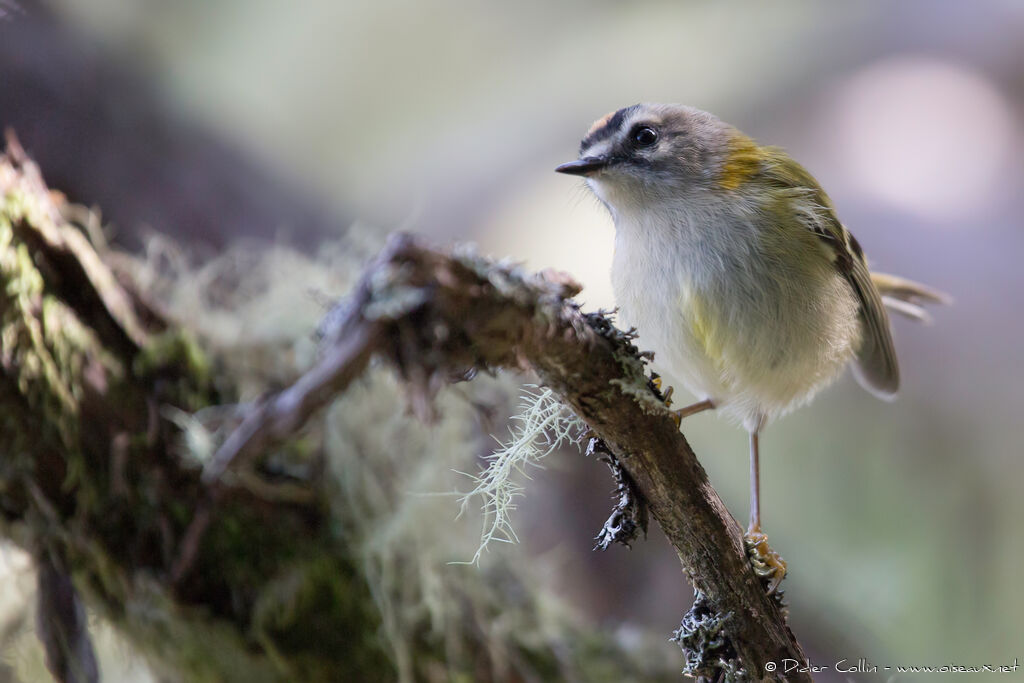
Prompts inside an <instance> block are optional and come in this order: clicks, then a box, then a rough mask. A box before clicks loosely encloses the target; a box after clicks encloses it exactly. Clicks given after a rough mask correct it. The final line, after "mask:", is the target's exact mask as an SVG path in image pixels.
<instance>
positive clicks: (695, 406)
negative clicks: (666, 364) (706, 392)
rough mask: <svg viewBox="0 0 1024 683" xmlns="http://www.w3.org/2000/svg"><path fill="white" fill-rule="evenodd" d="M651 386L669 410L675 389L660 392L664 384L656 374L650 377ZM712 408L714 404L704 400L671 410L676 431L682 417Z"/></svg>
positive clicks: (709, 400)
mask: <svg viewBox="0 0 1024 683" xmlns="http://www.w3.org/2000/svg"><path fill="white" fill-rule="evenodd" d="M651 385H652V386H653V387H654V388H655V389H656V390H657V392H658V393H660V394H661V396H660V397H659V398H661V400H662V401H663V402H664V403H665V407H666V408H671V407H672V395H673V394H674V393H675V387H669V388H668V389H665V390H664V391H662V389H661V387H662V386H663V385H664V383H663V382H662V381H661V377H659V376H658V375H656V374H655V375H654V376H652V377H651ZM714 407H715V402H714V401H712V400H711V399H710V398H706V399H704V400H703V401H697V402H696V403H691V404H690V405H688V406H683V407H682V408H680V409H679V410H673V411H670V412H671V413H672V420H673V421H674V422H675V423H676V428H677V429H678V428H679V425H680V424H682V422H683V418H684V417H690V416H691V415H695V414H696V413H700V412H703V411H705V410H711V409H713V408H714Z"/></svg>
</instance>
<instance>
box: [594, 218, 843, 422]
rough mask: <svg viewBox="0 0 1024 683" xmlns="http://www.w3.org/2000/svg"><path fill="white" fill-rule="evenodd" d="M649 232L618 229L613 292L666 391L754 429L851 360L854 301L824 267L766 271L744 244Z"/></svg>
mask: <svg viewBox="0 0 1024 683" xmlns="http://www.w3.org/2000/svg"><path fill="white" fill-rule="evenodd" d="M624 227H625V229H623V228H624ZM652 227H654V226H637V225H628V226H623V225H621V224H618V223H617V234H616V249H615V258H614V261H613V265H612V285H613V288H614V290H615V296H616V300H617V303H618V306H619V309H620V320H621V323H622V324H623V325H624V326H626V327H635V328H636V329H637V332H638V334H639V344H640V348H642V349H644V350H650V351H653V352H654V353H655V359H654V363H653V366H654V369H655V371H657V372H658V373H659V374H662V375H664V376H665V377H666V379H667V381H668V383H669V384H672V385H673V386H676V385H682V386H683V387H685V388H686V389H687V390H688V391H689V392H690V393H692V394H693V395H694V396H695V397H696V398H697V399H698V400H702V399H711V400H712V401H714V402H715V404H716V407H717V408H718V409H719V412H722V413H724V414H726V415H727V416H729V417H732V418H734V419H737V420H739V421H741V422H743V423H744V424H745V426H747V427H748V428H751V427H753V426H754V425H755V424H757V423H758V421H760V420H762V419H764V420H770V419H772V418H774V417H777V416H779V415H781V414H783V413H785V412H787V411H788V410H790V409H792V408H794V407H796V406H798V405H800V404H801V403H804V402H806V401H807V400H809V399H810V398H811V397H812V396H813V395H814V393H816V392H817V391H818V390H819V389H821V388H822V387H824V386H825V385H827V384H828V383H829V382H831V381H832V380H834V379H835V378H836V377H837V376H838V375H839V374H840V373H841V372H842V370H843V368H844V367H845V365H846V364H847V363H848V362H849V361H850V360H851V359H852V357H853V355H854V353H855V350H856V348H857V345H858V344H859V335H860V326H859V322H858V320H857V303H856V299H855V297H854V294H853V292H852V290H851V289H850V287H849V285H848V284H847V283H846V281H845V280H844V279H843V278H842V276H841V275H840V274H839V273H838V272H837V271H836V270H835V269H834V268H833V267H832V265H831V264H830V263H829V262H828V261H827V260H826V259H824V258H822V259H820V263H818V262H817V261H815V260H813V259H811V260H810V262H809V263H808V264H807V265H806V267H804V268H802V269H801V270H800V271H799V272H789V273H786V272H783V271H780V270H779V269H778V267H777V266H773V267H774V268H775V269H774V270H772V271H770V272H769V271H767V270H765V268H766V267H767V266H762V265H761V264H762V263H764V259H761V258H751V255H750V254H751V252H750V251H749V250H743V249H737V248H736V244H737V243H742V241H740V242H737V241H735V240H729V239H728V238H727V236H726V237H724V238H723V236H722V235H718V241H717V242H716V239H715V237H714V236H713V237H712V239H710V240H708V239H705V238H704V237H695V236H694V235H689V236H681V235H680V234H679V232H678V230H677V231H675V234H673V233H672V232H671V231H668V230H658V229H651V228H652ZM732 229H733V230H736V229H737V227H736V226H735V225H734V226H732ZM739 229H745V228H739ZM712 234H713V235H714V233H712ZM677 402H678V401H677Z"/></svg>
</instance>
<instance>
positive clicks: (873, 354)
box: [763, 148, 900, 400]
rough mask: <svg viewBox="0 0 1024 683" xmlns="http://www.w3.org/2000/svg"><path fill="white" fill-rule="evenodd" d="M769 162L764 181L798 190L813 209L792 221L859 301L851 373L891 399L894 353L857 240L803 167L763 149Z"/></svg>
mask: <svg viewBox="0 0 1024 683" xmlns="http://www.w3.org/2000/svg"><path fill="white" fill-rule="evenodd" d="M764 150H765V157H766V158H767V159H768V160H769V161H768V162H767V163H766V164H765V167H764V171H763V173H764V178H765V179H766V180H768V181H769V183H771V184H772V185H774V187H775V188H776V189H778V190H781V191H783V192H786V193H790V192H794V191H795V192H798V193H802V194H803V195H804V198H805V201H807V202H809V204H810V205H811V206H813V207H814V210H813V211H809V212H806V211H805V212H800V214H799V216H798V218H799V219H800V220H801V221H802V222H803V223H804V224H805V225H806V226H807V227H808V229H810V230H811V231H812V232H814V234H815V235H817V236H818V238H819V239H821V240H822V242H823V244H824V245H825V246H826V247H827V248H828V250H829V251H830V253H831V254H832V255H833V264H834V265H835V267H836V269H837V270H838V271H839V273H840V274H841V275H842V276H843V277H844V278H846V280H847V282H849V283H850V287H851V289H853V292H854V294H855V295H856V296H857V299H858V302H859V303H860V312H859V315H860V322H861V329H862V338H861V345H860V348H859V349H858V350H857V357H856V360H855V362H854V365H853V373H854V376H855V377H856V378H857V381H858V382H860V384H861V386H863V387H864V388H865V389H867V390H868V391H870V392H871V393H872V394H874V395H875V396H878V397H879V398H882V399H885V400H891V399H893V398H894V397H895V396H896V392H897V390H898V389H899V384H900V371H899V364H898V362H897V360H896V349H895V347H894V346H893V342H892V333H891V331H890V329H889V316H888V314H887V313H886V311H885V306H884V304H883V302H882V296H881V294H879V291H878V288H877V287H876V286H875V284H874V282H873V281H872V278H871V273H870V272H869V271H868V265H867V262H866V261H865V259H864V252H863V251H862V250H861V248H860V245H859V244H858V243H857V240H856V239H855V238H854V237H853V235H851V234H850V232H849V231H848V230H847V229H846V228H845V227H843V225H842V223H840V222H839V219H838V218H837V217H836V214H835V209H834V208H833V207H832V202H831V200H830V199H829V198H828V195H826V194H825V191H824V190H822V189H821V186H820V185H819V184H818V181H816V180H815V179H814V176H812V175H811V174H810V173H808V172H807V170H806V169H804V168H803V166H801V165H800V164H798V163H797V162H796V161H793V159H792V158H791V157H790V156H789V155H787V154H786V153H785V152H783V151H782V150H780V149H778V148H764Z"/></svg>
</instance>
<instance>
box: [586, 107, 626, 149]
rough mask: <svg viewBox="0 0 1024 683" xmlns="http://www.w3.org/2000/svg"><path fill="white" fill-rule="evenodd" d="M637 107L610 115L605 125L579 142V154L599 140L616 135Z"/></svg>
mask: <svg viewBox="0 0 1024 683" xmlns="http://www.w3.org/2000/svg"><path fill="white" fill-rule="evenodd" d="M639 107H640V105H638V104H634V105H633V106H632V107H625V108H623V109H620V110H618V111H617V112H615V113H614V114H612V116H611V118H609V119H608V122H607V123H605V124H604V125H603V126H601V127H600V128H598V129H597V130H595V131H594V132H593V133H591V134H590V135H588V136H587V137H585V138H583V141H582V142H580V152H582V151H583V150H585V149H586V148H587V147H590V146H591V145H593V144H594V143H596V142H600V141H601V140H606V139H607V138H610V137H612V136H613V135H615V134H616V133H618V132H619V130H620V129H621V128H622V124H623V123H625V121H626V119H627V118H629V115H630V114H632V113H633V112H634V111H636V110H637V109H638V108H639Z"/></svg>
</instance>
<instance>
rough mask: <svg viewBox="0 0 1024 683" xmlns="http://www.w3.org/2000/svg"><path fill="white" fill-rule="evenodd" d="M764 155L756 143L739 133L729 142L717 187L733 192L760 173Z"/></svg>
mask: <svg viewBox="0 0 1024 683" xmlns="http://www.w3.org/2000/svg"><path fill="white" fill-rule="evenodd" d="M763 161H764V154H763V153H762V152H761V149H760V148H759V147H758V146H757V143H756V142H754V141H753V140H751V139H750V138H748V137H747V136H746V135H744V134H743V133H740V132H738V131H737V132H736V133H735V134H734V135H733V136H732V138H731V139H730V140H729V153H728V156H727V157H726V159H725V163H724V164H722V172H721V175H720V176H719V178H718V185H719V186H720V187H721V188H722V189H723V190H735V189H737V188H739V187H740V185H742V184H743V183H745V182H746V181H748V180H750V179H751V178H752V177H754V176H755V175H757V174H758V173H759V172H760V171H761V164H762V162H763Z"/></svg>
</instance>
